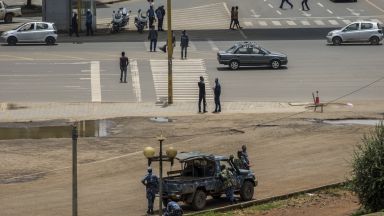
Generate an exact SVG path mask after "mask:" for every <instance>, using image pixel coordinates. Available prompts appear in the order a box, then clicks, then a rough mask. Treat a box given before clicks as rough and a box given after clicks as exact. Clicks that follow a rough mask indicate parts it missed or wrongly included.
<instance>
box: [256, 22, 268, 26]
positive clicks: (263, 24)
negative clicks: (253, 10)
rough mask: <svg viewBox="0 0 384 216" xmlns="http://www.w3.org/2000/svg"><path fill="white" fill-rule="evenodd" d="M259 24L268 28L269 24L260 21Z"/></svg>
mask: <svg viewBox="0 0 384 216" xmlns="http://www.w3.org/2000/svg"><path fill="white" fill-rule="evenodd" d="M258 23H259V25H261V26H267V25H268V24H267V22H265V21H259V22H258Z"/></svg>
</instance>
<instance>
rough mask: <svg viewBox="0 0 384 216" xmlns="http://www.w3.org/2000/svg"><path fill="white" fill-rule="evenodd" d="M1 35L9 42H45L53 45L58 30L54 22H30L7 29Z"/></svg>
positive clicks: (12, 43) (13, 43)
mask: <svg viewBox="0 0 384 216" xmlns="http://www.w3.org/2000/svg"><path fill="white" fill-rule="evenodd" d="M1 37H2V38H3V39H4V40H5V41H6V42H7V43H8V44H9V45H16V44H17V43H34V42H43V43H46V44H48V45H53V44H55V43H56V40H57V30H56V27H55V24H54V23H48V22H29V23H25V24H22V25H21V26H19V27H17V28H15V29H13V30H10V31H6V32H4V33H3V34H1Z"/></svg>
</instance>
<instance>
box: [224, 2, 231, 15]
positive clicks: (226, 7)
mask: <svg viewBox="0 0 384 216" xmlns="http://www.w3.org/2000/svg"><path fill="white" fill-rule="evenodd" d="M223 5H224V8H225V11H227V14H228V16H231V11H229V9H228V6H227V3H225V2H223Z"/></svg>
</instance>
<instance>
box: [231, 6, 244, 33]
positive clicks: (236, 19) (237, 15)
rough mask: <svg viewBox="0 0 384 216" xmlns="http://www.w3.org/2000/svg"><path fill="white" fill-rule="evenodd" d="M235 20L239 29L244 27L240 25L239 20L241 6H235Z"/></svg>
mask: <svg viewBox="0 0 384 216" xmlns="http://www.w3.org/2000/svg"><path fill="white" fill-rule="evenodd" d="M233 20H234V22H235V26H236V28H237V29H242V28H243V27H241V26H240V22H239V6H236V7H235V11H234V13H233Z"/></svg>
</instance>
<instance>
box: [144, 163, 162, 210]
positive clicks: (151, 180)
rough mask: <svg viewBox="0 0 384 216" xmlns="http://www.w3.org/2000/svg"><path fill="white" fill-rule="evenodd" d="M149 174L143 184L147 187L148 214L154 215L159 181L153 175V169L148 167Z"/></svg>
mask: <svg viewBox="0 0 384 216" xmlns="http://www.w3.org/2000/svg"><path fill="white" fill-rule="evenodd" d="M147 171H148V174H147V175H145V176H144V178H143V180H141V183H143V185H145V188H146V192H147V200H148V210H147V214H153V203H154V202H155V197H156V193H157V192H158V187H159V179H158V178H157V176H156V175H153V174H152V168H151V167H148V170H147Z"/></svg>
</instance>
